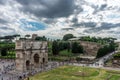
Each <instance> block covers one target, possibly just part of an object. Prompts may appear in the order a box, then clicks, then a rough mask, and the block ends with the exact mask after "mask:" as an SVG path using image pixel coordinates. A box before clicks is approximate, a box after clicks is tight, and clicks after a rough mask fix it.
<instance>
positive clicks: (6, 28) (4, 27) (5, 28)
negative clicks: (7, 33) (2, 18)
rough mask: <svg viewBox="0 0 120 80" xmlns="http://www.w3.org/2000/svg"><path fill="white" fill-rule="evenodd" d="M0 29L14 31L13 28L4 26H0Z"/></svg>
mask: <svg viewBox="0 0 120 80" xmlns="http://www.w3.org/2000/svg"><path fill="white" fill-rule="evenodd" d="M0 30H12V31H14V29H12V28H9V27H6V26H2V27H0Z"/></svg>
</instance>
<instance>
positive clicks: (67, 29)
mask: <svg viewBox="0 0 120 80" xmlns="http://www.w3.org/2000/svg"><path fill="white" fill-rule="evenodd" d="M61 30H65V31H69V30H74V28H62V29H61Z"/></svg>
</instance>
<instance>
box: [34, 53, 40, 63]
mask: <svg viewBox="0 0 120 80" xmlns="http://www.w3.org/2000/svg"><path fill="white" fill-rule="evenodd" d="M33 57H34V62H35V63H39V55H38V54H37V53H36V54H35V55H34V56H33Z"/></svg>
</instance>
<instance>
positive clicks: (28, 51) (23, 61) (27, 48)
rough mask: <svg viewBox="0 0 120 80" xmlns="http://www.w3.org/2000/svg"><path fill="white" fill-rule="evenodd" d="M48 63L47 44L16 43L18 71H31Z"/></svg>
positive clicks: (32, 42) (37, 42)
mask: <svg viewBox="0 0 120 80" xmlns="http://www.w3.org/2000/svg"><path fill="white" fill-rule="evenodd" d="M47 62H48V47H47V42H45V41H44V42H43V41H41V42H40V41H32V40H17V41H16V70H17V71H22V72H24V71H31V70H35V69H38V68H40V67H43V66H44V65H46V64H47Z"/></svg>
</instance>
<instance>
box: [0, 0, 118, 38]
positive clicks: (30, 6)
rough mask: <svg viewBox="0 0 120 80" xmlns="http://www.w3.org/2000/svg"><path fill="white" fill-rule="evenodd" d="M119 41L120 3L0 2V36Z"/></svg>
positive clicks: (82, 0) (93, 0) (98, 0)
mask: <svg viewBox="0 0 120 80" xmlns="http://www.w3.org/2000/svg"><path fill="white" fill-rule="evenodd" d="M28 33H29V34H32V33H37V34H38V35H41V36H43V35H45V36H47V37H50V38H61V37H62V36H63V35H64V34H67V33H72V34H74V35H76V36H85V35H87V36H88V35H90V36H101V37H116V38H120V0H0V36H3V35H10V34H22V35H24V34H28Z"/></svg>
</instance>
